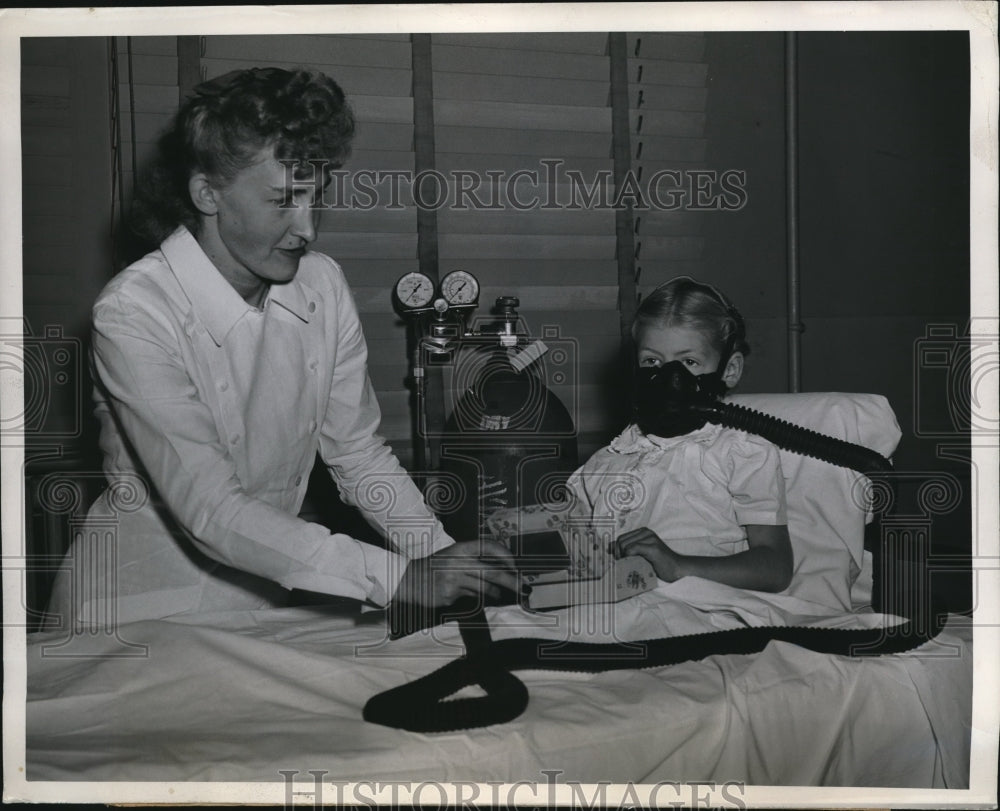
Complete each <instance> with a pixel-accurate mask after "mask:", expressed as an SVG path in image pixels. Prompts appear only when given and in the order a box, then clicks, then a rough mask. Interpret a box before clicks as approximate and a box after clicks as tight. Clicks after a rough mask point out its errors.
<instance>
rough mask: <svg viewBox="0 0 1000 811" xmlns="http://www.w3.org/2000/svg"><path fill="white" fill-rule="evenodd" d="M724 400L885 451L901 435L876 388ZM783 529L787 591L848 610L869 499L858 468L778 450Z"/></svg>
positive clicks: (860, 559) (889, 452)
mask: <svg viewBox="0 0 1000 811" xmlns="http://www.w3.org/2000/svg"><path fill="white" fill-rule="evenodd" d="M727 402H733V403H738V404H739V405H742V406H745V407H746V408H751V409H754V410H755V411H762V412H764V413H765V414H771V415H772V416H775V417H778V418H780V419H782V420H785V421H786V422H790V423H792V424H794V425H801V426H803V427H804V428H810V429H812V430H813V431H818V432H819V433H821V434H826V435H828V436H832V437H835V438H837V439H844V440H847V441H848V442H853V443H855V444H857V445H864V446H865V447H866V448H869V449H871V450H873V451H877V452H878V453H880V454H882V455H883V456H891V455H892V453H893V452H894V451H895V450H896V446H897V445H898V444H899V440H900V437H901V436H902V434H901V432H900V430H899V425H898V423H897V422H896V415H895V414H894V413H893V411H892V408H891V407H890V406H889V402H888V401H887V400H886V399H885V397H883V396H882V395H880V394H841V393H837V392H829V393H804V394H736V395H732V396H730V397H729V398H728V400H727ZM781 466H782V472H783V473H784V477H785V491H786V499H787V502H788V534H789V536H790V537H791V540H792V550H793V552H794V554H795V570H794V573H793V575H792V582H791V585H790V586H789V587H788V590H787V593H788V594H791V595H793V596H795V597H798V598H800V599H803V600H809V601H810V602H813V603H818V604H820V605H823V606H827V607H829V608H833V609H836V610H843V611H850V610H851V585H852V583H853V582H854V580H855V578H856V577H857V575H858V572H859V571H860V570H861V567H862V563H863V559H864V558H863V555H864V532H865V523H866V522H867V521H868V520H870V515H869V512H868V506H869V505H866V504H864V503H859V496H860V495H861V494H863V493H864V492H865V490H864V488H863V487H860V486H856V484H858V478H859V476H860V474H859V473H857V472H855V471H852V470H848V469H846V468H842V467H837V466H836V465H833V464H830V463H828V462H823V461H820V460H818V459H814V458H812V457H809V456H802V455H800V454H797V453H792V452H790V451H785V450H781Z"/></svg>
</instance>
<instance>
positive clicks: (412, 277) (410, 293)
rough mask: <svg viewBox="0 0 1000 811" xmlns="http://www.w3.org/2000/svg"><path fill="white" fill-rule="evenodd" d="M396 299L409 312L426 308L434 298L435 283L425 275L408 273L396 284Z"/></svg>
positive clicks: (415, 272) (414, 272)
mask: <svg viewBox="0 0 1000 811" xmlns="http://www.w3.org/2000/svg"><path fill="white" fill-rule="evenodd" d="M396 298H397V299H399V303H400V304H401V305H402V306H403V307H405V308H406V309H408V310H417V309H420V308H422V307H426V306H427V305H428V304H430V303H431V300H432V299H433V298H434V282H432V281H431V279H430V277H429V276H425V275H424V274H423V273H418V272H417V271H412V272H411V273H407V274H406V275H405V276H403V277H401V278H400V280H399V281H398V282H396Z"/></svg>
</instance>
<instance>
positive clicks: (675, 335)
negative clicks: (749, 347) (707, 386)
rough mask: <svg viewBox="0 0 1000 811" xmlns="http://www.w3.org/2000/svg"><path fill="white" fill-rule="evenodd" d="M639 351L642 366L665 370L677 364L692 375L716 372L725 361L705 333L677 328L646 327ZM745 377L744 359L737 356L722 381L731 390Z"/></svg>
mask: <svg viewBox="0 0 1000 811" xmlns="http://www.w3.org/2000/svg"><path fill="white" fill-rule="evenodd" d="M636 348H637V350H638V356H637V358H638V361H639V365H640V366H662V365H663V364H664V363H670V362H671V361H674V360H678V361H680V362H681V363H683V364H684V365H685V366H686V367H687V369H688V371H690V372H691V374H693V375H703V374H709V373H710V372H715V371H717V370H718V368H719V361H720V360H721V359H722V358H721V355H720V353H719V351H718V350H717V349H716V348H715V347H714V346H713V345H712V343H711V341H709V339H708V337H707V336H706V335H705V333H703V332H702V331H701V330H699V329H697V328H695V327H686V326H682V325H676V324H675V325H670V326H667V325H665V324H644V325H643V326H642V327H640V328H639V331H638V332H637V333H636ZM742 373H743V356H742V355H741V354H740V353H739V352H734V353H733V354H732V357H730V359H729V362H728V363H727V364H726V369H725V372H724V374H723V380H725V382H726V385H727V386H729V387H730V388H732V387H733V386H735V385H736V383H737V381H739V379H740V375H741V374H742Z"/></svg>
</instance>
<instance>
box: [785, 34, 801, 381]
mask: <svg viewBox="0 0 1000 811" xmlns="http://www.w3.org/2000/svg"><path fill="white" fill-rule="evenodd" d="M796 44H797V43H796V35H795V33H794V32H788V33H787V34H785V183H786V220H787V251H788V260H787V263H788V284H787V296H788V314H787V318H788V390H789V391H791V392H797V391H801V389H802V332H803V331H804V329H805V327H804V325H803V324H802V313H801V306H800V294H801V278H800V275H799V196H798V192H799V188H798V180H799V179H798V163H799V154H798V150H799V143H798V84H797V79H798V77H797V71H798V61H797V60H798V56H797V54H796Z"/></svg>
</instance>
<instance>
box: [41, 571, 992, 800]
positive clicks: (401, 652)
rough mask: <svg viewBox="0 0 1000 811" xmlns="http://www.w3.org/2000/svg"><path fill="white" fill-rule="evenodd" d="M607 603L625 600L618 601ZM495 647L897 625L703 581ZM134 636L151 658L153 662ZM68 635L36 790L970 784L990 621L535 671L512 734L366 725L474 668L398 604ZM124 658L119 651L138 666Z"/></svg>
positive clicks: (501, 633)
mask: <svg viewBox="0 0 1000 811" xmlns="http://www.w3.org/2000/svg"><path fill="white" fill-rule="evenodd" d="M605 608H607V607H605ZM488 613H489V616H490V621H491V627H492V629H493V636H494V638H505V637H511V636H545V637H547V638H552V639H564V638H570V637H572V638H576V639H582V638H588V639H598V640H607V639H610V638H619V639H623V640H624V639H642V638H651V637H660V636H670V635H681V634H687V633H696V632H699V631H703V630H710V629H721V628H731V627H739V626H741V625H767V624H775V623H787V624H819V625H834V626H844V627H853V626H865V627H871V626H873V625H878V624H880V623H882V622H883V621H887V620H886V618H883V617H881V615H877V614H870V613H869V614H863V613H862V614H846V615H830V614H829V613H824V609H820V608H819V607H817V606H814V605H812V604H810V603H805V602H802V601H798V600H795V599H793V598H790V597H786V596H780V595H778V596H775V595H763V594H758V593H752V592H741V591H737V590H735V589H729V588H727V587H725V586H721V585H719V584H714V583H709V582H708V581H703V580H699V579H697V578H687V579H685V580H681V581H678V582H677V583H673V584H670V585H666V584H662V585H661V586H659V587H658V588H657V589H656V590H654V591H652V592H649V593H647V594H643V595H640V596H639V597H636V598H633V599H631V600H627V601H624V602H622V603H619V604H617V605H615V606H614V607H613V608H612V609H611V611H610V613H609V612H608V611H603V612H597V613H587V612H582V613H581V612H577V613H575V614H574V613H572V612H566V611H561V612H553V613H552V614H546V615H532V614H529V613H527V612H524V611H522V610H521V609H519V608H517V607H504V608H494V609H489V612H488ZM122 640H124V641H127V642H129V643H132V644H133V645H144V646H146V654H145V655H141V656H136V655H132V656H121V655H120V654H123V653H133V654H135V653H140V652H141V651H138V650H137V649H134V648H126V647H124V646H123V644H122ZM62 641H64V640H63V638H62V637H60V634H59V633H58V632H52V633H48V634H44V635H43V634H39V635H34V636H33V637H32V638H31V639H30V640H29V647H28V705H27V716H26V730H27V756H28V763H27V778H28V780H59V781H62V780H74V781H78V780H87V781H117V780H129V781H168V780H169V781H185V780H192V781H216V780H218V781H231V782H236V781H273V782H279V781H281V780H282V776H281V774H280V772H281V770H283V769H284V770H298V771H299V772H300V773H305V772H306V770H308V769H318V770H325V771H326V775H325V776H324V780H328V781H329V780H338V779H344V780H364V779H381V780H391V779H399V780H421V779H434V780H441V781H448V780H466V781H476V782H486V781H492V780H499V781H505V782H514V781H517V780H527V781H531V782H535V783H544V782H545V780H546V777H545V774H544V771H545V770H557V771H558V772H560V778H559V779H561V780H579V781H581V782H590V783H593V782H596V781H599V780H608V781H611V782H615V783H624V782H628V781H632V782H636V783H654V782H659V781H666V780H688V781H690V780H706V781H715V782H716V783H723V782H726V781H744V782H746V783H748V784H752V785H806V786H810V785H812V786H815V785H824V786H887V787H921V788H924V787H939V788H940V787H944V788H964V787H966V786H967V783H968V776H969V747H970V726H971V721H970V715H971V700H972V657H971V654H972V652H971V628H970V627H969V624H968V620H967V619H966V618H964V617H952V618H950V621H949V624H948V626H947V628H946V629H945V631H944V632H943V633H942V634H941V635H940V636H939V637H938V639H937V640H935V641H934V642H932V643H930V644H928V645H926V646H924V647H922V648H920V649H918V650H916V651H914V652H911V653H908V654H901V655H896V656H891V657H878V658H874V657H869V658H858V659H849V658H846V657H839V656H830V655H825V654H818V653H813V652H811V651H807V650H805V649H803V648H800V647H798V646H795V645H791V644H787V643H771V644H769V645H768V647H767V648H766V649H765V650H764V651H763V652H761V653H760V654H756V655H749V656H735V655H730V656H713V657H710V658H708V659H706V660H704V661H700V662H688V663H683V664H680V665H674V666H672V667H667V668H660V669H653V670H632V671H619V672H612V673H601V674H592V675H590V674H574V673H563V672H555V671H542V670H537V671H521V672H520V673H519V675H520V677H521V678H522V679H523V681H524V682H525V684H526V685H527V687H528V689H529V691H530V695H531V700H530V704H529V706H528V708H527V710H526V711H525V713H524V714H523V715H522V716H521V717H520V718H518V719H516V720H514V721H512V722H510V723H507V724H502V725H496V726H491V727H486V728H482V729H475V730H467V731H463V732H451V733H438V734H420V733H412V732H406V731H400V730H395V729H390V728H386V727H381V726H378V725H374V724H369V723H366V722H365V721H363V720H362V718H361V708H362V707H363V706H364V704H365V702H366V701H367V699H368V698H369V697H371V696H372V695H374V694H376V693H378V692H381V691H382V690H386V689H388V688H391V687H394V686H396V685H398V684H400V683H402V682H403V681H404V680H409V679H413V678H416V677H418V676H422V675H423V674H425V673H428V672H430V671H432V670H434V669H436V668H437V667H439V666H440V665H442V664H444V663H445V662H446V661H448V660H449V659H450V658H452V657H454V656H456V655H458V654H459V653H460V652H461V650H462V648H461V641H460V638H459V636H458V632H457V629H456V627H455V626H454V624H453V623H450V624H448V625H446V626H441V627H439V628H437V629H434V630H433V631H430V632H421V633H419V634H416V635H412V636H410V637H406V638H404V639H400V640H395V641H391V642H390V641H388V640H387V639H386V638H385V631H384V625H383V622H382V617H381V614H380V613H370V614H364V615H360V614H357V613H355V612H345V611H344V610H340V611H331V610H322V609H311V608H297V609H284V610H270V611H259V612H233V613H226V614H217V615H211V616H208V615H201V616H198V617H189V618H187V619H183V620H182V619H177V620H174V621H165V620H164V621H150V622H139V623H134V624H131V625H125V626H122V627H121V628H120V629H119V633H118V637H117V638H116V637H115V636H109V635H97V636H80V637H75V638H72V639H71V640H70V644H60V643H61V642H62ZM116 654H117V655H116Z"/></svg>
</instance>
